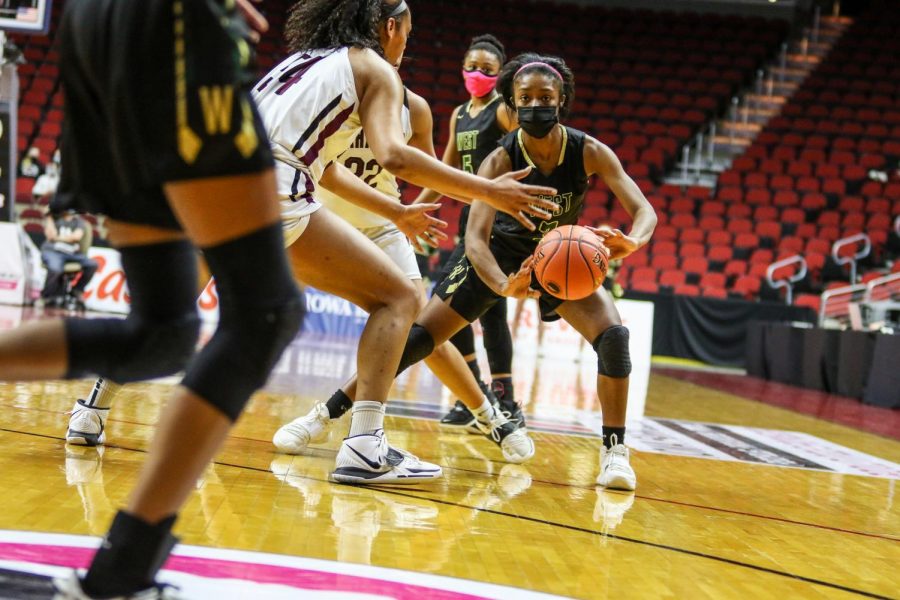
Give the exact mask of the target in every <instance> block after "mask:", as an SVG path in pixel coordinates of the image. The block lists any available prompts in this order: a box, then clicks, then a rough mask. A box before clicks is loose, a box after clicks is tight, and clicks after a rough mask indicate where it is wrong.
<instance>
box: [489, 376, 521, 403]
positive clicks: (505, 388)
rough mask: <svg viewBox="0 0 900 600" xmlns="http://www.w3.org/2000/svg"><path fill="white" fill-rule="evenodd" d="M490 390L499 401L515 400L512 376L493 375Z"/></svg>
mask: <svg viewBox="0 0 900 600" xmlns="http://www.w3.org/2000/svg"><path fill="white" fill-rule="evenodd" d="M491 391H492V392H494V395H495V396H497V400H499V401H501V402H515V397H514V394H513V382H512V377H494V378H493V380H492V381H491Z"/></svg>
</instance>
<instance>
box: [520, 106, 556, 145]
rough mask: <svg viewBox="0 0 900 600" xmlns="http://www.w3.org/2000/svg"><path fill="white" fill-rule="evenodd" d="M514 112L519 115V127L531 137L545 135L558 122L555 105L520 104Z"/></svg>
mask: <svg viewBox="0 0 900 600" xmlns="http://www.w3.org/2000/svg"><path fill="white" fill-rule="evenodd" d="M516 112H517V113H518V115H519V127H521V128H522V130H523V131H524V132H525V133H527V134H528V135H530V136H531V137H533V138H538V139H540V138H543V137H547V134H549V133H550V132H551V131H553V128H554V127H556V124H557V123H559V107H557V106H520V107H519V108H518V109H516Z"/></svg>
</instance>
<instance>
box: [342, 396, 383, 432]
mask: <svg viewBox="0 0 900 600" xmlns="http://www.w3.org/2000/svg"><path fill="white" fill-rule="evenodd" d="M379 429H384V404H382V403H381V402H373V401H371V400H357V401H356V402H354V403H353V409H352V410H351V412H350V436H351V437H352V436H354V435H362V434H365V433H368V434H372V433H375V432H376V431H378V430H379Z"/></svg>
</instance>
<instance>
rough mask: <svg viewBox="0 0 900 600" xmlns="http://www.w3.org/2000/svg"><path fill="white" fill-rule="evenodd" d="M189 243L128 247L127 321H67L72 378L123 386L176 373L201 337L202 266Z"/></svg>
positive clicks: (125, 261) (125, 257) (125, 264)
mask: <svg viewBox="0 0 900 600" xmlns="http://www.w3.org/2000/svg"><path fill="white" fill-rule="evenodd" d="M194 253H195V251H194V248H193V246H191V244H190V243H188V242H187V241H178V242H169V243H164V244H153V245H149V246H134V247H126V248H122V251H121V254H122V268H123V269H124V270H125V274H126V277H127V279H128V288H129V293H130V295H131V313H130V314H129V315H128V318H127V319H67V320H66V324H65V326H66V342H67V348H68V361H69V362H68V371H67V373H66V377H67V378H78V377H84V376H86V375H88V374H96V375H100V376H101V377H104V378H107V379H111V380H112V381H115V382H117V383H129V382H132V381H141V380H144V379H152V378H154V377H163V376H166V375H172V374H173V373H177V372H178V371H181V370H182V369H183V368H184V366H185V365H186V364H187V362H188V360H189V359H190V357H191V355H192V354H193V353H194V348H195V345H196V343H197V337H198V335H199V333H200V318H199V317H198V316H197V262H196V256H195V254H194Z"/></svg>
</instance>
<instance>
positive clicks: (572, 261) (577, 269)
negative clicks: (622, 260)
mask: <svg viewBox="0 0 900 600" xmlns="http://www.w3.org/2000/svg"><path fill="white" fill-rule="evenodd" d="M602 246H603V242H602V241H601V240H600V238H599V237H597V236H596V235H594V234H593V233H591V231H590V230H589V229H587V228H586V227H581V226H580V225H564V226H562V227H557V228H556V229H554V230H553V231H551V232H549V233H547V234H546V235H545V236H544V238H543V239H542V240H541V242H540V243H539V244H538V247H537V248H536V249H535V251H534V258H535V263H534V274H535V276H536V277H537V279H538V282H539V283H540V284H541V287H543V288H544V289H545V290H547V292H549V293H550V294H552V295H553V296H556V297H557V298H561V299H563V300H580V299H581V298H586V297H587V296H590V295H591V293H593V291H594V290H596V289H597V288H598V287H600V286H601V285H602V284H603V280H604V279H606V269H607V267H608V266H609V261H608V260H607V258H606V253H604V252H603V251H602V250H601V248H602Z"/></svg>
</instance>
